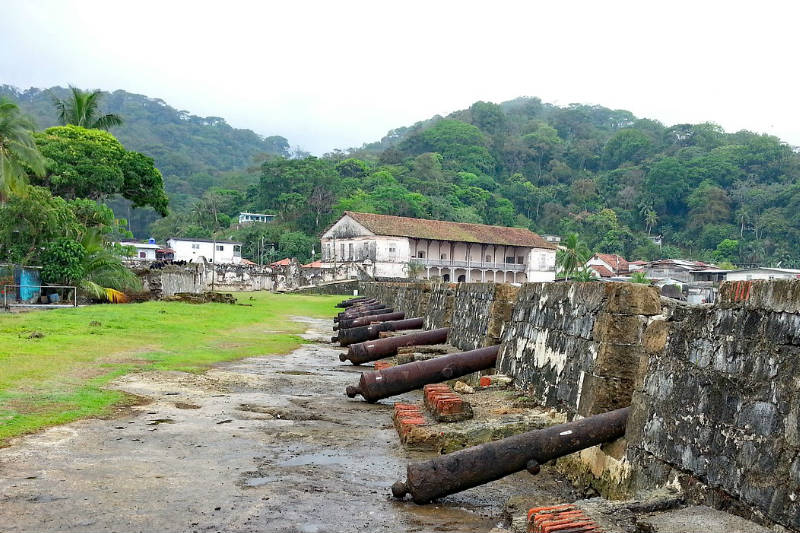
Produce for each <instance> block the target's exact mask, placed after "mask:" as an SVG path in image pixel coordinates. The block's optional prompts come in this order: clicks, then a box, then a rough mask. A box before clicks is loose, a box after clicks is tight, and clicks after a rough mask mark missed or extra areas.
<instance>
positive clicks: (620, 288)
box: [603, 283, 661, 316]
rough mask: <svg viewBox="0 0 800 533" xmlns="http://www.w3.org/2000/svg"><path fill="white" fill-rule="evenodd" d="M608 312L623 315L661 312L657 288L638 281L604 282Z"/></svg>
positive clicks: (649, 314)
mask: <svg viewBox="0 0 800 533" xmlns="http://www.w3.org/2000/svg"><path fill="white" fill-rule="evenodd" d="M603 287H605V293H606V305H605V308H604V310H605V311H606V312H608V313H619V314H625V315H647V316H652V315H658V314H661V298H660V296H659V294H658V289H656V288H655V287H650V286H648V285H642V284H639V283H605V284H603Z"/></svg>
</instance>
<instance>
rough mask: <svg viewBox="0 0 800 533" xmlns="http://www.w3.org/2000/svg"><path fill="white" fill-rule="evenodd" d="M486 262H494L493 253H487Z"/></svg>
mask: <svg viewBox="0 0 800 533" xmlns="http://www.w3.org/2000/svg"><path fill="white" fill-rule="evenodd" d="M486 262H487V263H491V262H492V256H491V255H487V256H486Z"/></svg>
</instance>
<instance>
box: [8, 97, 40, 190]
mask: <svg viewBox="0 0 800 533" xmlns="http://www.w3.org/2000/svg"><path fill="white" fill-rule="evenodd" d="M32 130H33V123H32V122H31V121H30V119H28V118H27V117H26V116H25V115H23V114H22V113H21V112H20V110H19V107H17V104H15V103H14V102H11V101H9V100H6V99H4V98H3V99H0V202H5V201H6V200H7V199H8V197H9V195H10V194H11V193H16V192H19V191H20V190H21V189H22V187H23V186H24V185H25V182H26V181H27V178H28V172H29V171H31V172H33V173H34V174H35V175H37V176H42V175H44V158H43V157H42V154H40V153H39V149H38V148H36V143H35V142H34V141H33V135H32Z"/></svg>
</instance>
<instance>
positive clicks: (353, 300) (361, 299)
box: [336, 296, 370, 307]
mask: <svg viewBox="0 0 800 533" xmlns="http://www.w3.org/2000/svg"><path fill="white" fill-rule="evenodd" d="M369 299H370V298H367V297H366V296H357V297H355V298H350V299H349V300H342V301H341V302H339V303H338V304H336V307H351V306H354V305H358V304H360V303H361V302H364V301H366V300H369Z"/></svg>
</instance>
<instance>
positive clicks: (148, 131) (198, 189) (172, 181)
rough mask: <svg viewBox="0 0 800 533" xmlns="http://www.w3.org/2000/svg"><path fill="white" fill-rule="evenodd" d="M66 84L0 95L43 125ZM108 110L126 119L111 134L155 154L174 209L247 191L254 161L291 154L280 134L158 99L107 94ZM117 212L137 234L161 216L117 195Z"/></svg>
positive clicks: (1, 89) (50, 122)
mask: <svg viewBox="0 0 800 533" xmlns="http://www.w3.org/2000/svg"><path fill="white" fill-rule="evenodd" d="M68 93H69V90H68V89H67V88H64V87H53V88H50V89H28V90H25V91H21V90H19V89H16V88H14V87H11V86H9V85H0V98H2V97H6V98H9V99H10V100H12V101H14V102H16V103H17V104H18V105H19V107H20V109H21V110H22V111H23V112H24V113H26V114H27V115H29V116H30V117H31V118H33V120H34V122H35V124H36V126H37V127H38V128H39V129H45V128H49V127H51V126H55V125H57V124H58V121H57V118H58V117H57V114H56V110H55V108H54V106H53V98H54V97H56V98H64V97H66V96H67V95H68ZM101 107H102V109H103V112H105V113H114V114H117V115H120V116H121V117H122V118H123V120H124V122H123V124H122V125H121V126H117V127H114V128H113V129H112V133H113V134H114V136H115V137H116V138H117V139H119V141H120V142H122V144H123V145H124V146H125V147H126V148H127V149H128V150H133V151H136V152H141V153H143V154H146V155H148V156H150V157H152V158H153V159H154V160H155V163H156V166H157V167H158V169H159V170H161V173H162V174H163V176H164V186H165V188H166V190H167V193H168V194H169V197H170V209H171V210H172V211H176V210H177V211H181V210H183V209H189V208H191V206H192V205H193V203H194V201H195V200H196V199H197V198H199V197H200V196H202V195H203V193H204V192H205V191H206V190H208V189H209V188H211V187H213V186H220V185H233V186H236V187H239V188H242V189H245V188H246V187H247V186H248V185H250V184H252V183H255V182H257V181H258V173H257V171H249V172H248V171H247V170H246V169H247V168H249V167H252V166H253V164H254V161H257V160H259V159H260V160H263V159H265V158H266V157H268V156H275V155H279V156H284V157H289V155H290V149H289V143H288V141H287V140H286V139H285V138H283V137H280V136H272V137H267V138H263V137H261V136H259V135H257V134H256V133H254V132H253V131H251V130H245V129H236V128H232V127H231V126H230V125H228V124H227V123H226V122H225V120H224V119H223V118H220V117H198V116H196V115H192V114H190V113H189V112H188V111H180V110H178V109H175V108H173V107H170V106H169V105H167V104H166V103H165V102H164V101H163V100H160V99H158V98H148V97H147V96H143V95H140V94H133V93H129V92H126V91H123V90H117V91H114V92H113V93H103V98H102V103H101ZM109 204H110V205H111V207H112V208H113V209H114V211H115V212H116V213H117V215H118V216H121V217H125V218H128V219H130V222H131V224H132V226H133V227H132V229H133V230H134V232H135V233H137V234H139V235H140V236H143V235H145V234H146V233H147V225H148V224H150V223H151V222H152V221H153V220H156V219H157V218H158V215H156V213H155V212H154V211H152V210H150V209H146V210H145V209H137V210H132V209H130V205H129V203H128V202H124V201H121V200H119V199H117V200H112V201H110V202H109Z"/></svg>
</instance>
